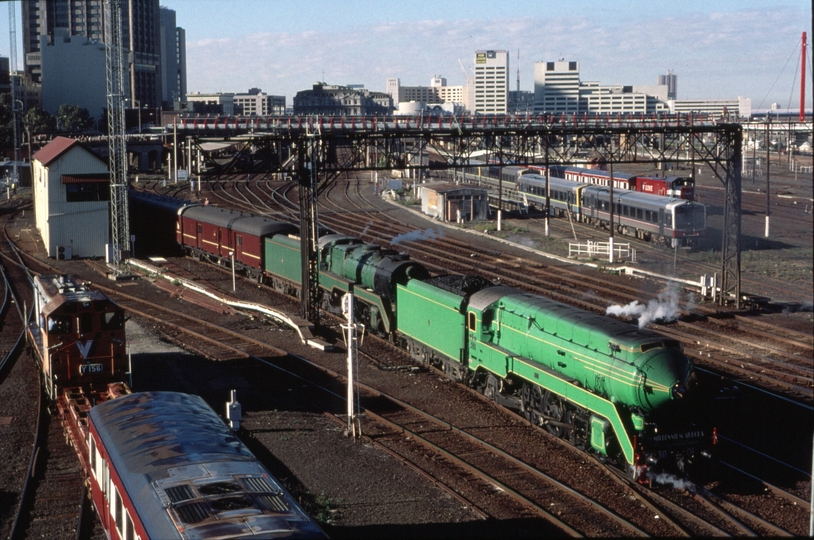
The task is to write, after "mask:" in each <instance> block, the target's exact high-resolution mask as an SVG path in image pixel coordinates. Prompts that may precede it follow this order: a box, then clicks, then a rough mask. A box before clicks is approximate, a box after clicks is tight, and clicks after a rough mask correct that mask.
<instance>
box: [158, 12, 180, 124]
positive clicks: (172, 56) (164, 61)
mask: <svg viewBox="0 0 814 540" xmlns="http://www.w3.org/2000/svg"><path fill="white" fill-rule="evenodd" d="M160 18H161V100H162V101H163V102H164V108H165V109H180V108H181V104H182V103H183V102H184V101H185V100H186V95H187V49H186V32H185V31H184V29H183V28H178V27H177V26H176V25H175V11H174V10H172V9H169V8H165V7H163V6H162V7H161V9H160Z"/></svg>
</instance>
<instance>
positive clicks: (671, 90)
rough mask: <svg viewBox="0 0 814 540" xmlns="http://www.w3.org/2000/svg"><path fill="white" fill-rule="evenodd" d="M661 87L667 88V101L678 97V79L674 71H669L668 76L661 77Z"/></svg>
mask: <svg viewBox="0 0 814 540" xmlns="http://www.w3.org/2000/svg"><path fill="white" fill-rule="evenodd" d="M659 85H666V86H667V99H676V96H677V95H678V77H677V76H676V74H675V73H673V70H672V69H668V70H667V75H659Z"/></svg>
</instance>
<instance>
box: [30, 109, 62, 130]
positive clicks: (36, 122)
mask: <svg viewBox="0 0 814 540" xmlns="http://www.w3.org/2000/svg"><path fill="white" fill-rule="evenodd" d="M23 126H25V128H26V129H28V131H29V132H30V133H31V134H32V135H36V134H37V133H44V132H46V131H53V130H55V129H56V127H57V121H56V118H54V117H53V116H51V115H50V114H48V113H47V112H45V111H43V110H42V109H39V108H36V107H34V108H31V109H28V110H27V111H26V112H25V115H24V116H23Z"/></svg>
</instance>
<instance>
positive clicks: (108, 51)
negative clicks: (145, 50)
mask: <svg viewBox="0 0 814 540" xmlns="http://www.w3.org/2000/svg"><path fill="white" fill-rule="evenodd" d="M121 4H122V0H105V74H106V83H107V129H108V150H109V153H110V243H111V246H110V247H111V249H110V260H109V262H110V264H111V265H112V266H114V267H116V268H117V269H118V268H119V265H120V264H121V262H122V259H126V258H127V257H123V255H126V253H123V252H125V251H126V250H127V247H128V245H129V242H130V220H129V213H128V208H127V148H126V143H125V137H124V73H125V72H124V54H123V51H122V5H121Z"/></svg>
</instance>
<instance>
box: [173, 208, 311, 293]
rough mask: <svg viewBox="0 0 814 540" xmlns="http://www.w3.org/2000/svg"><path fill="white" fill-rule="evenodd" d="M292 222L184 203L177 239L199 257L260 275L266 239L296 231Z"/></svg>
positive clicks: (297, 229) (179, 218)
mask: <svg viewBox="0 0 814 540" xmlns="http://www.w3.org/2000/svg"><path fill="white" fill-rule="evenodd" d="M298 231H299V228H298V227H297V226H296V225H293V224H291V223H284V222H280V221H274V220H272V219H269V218H266V217H263V216H256V215H252V214H244V213H242V212H235V211H233V210H228V209H225V208H218V207H215V206H185V207H183V208H181V209H180V210H179V211H178V222H177V226H176V239H177V241H178V244H179V245H180V246H181V247H182V248H183V249H184V251H185V252H187V253H189V254H191V255H195V256H197V257H199V258H200V259H207V260H211V261H213V262H218V263H226V262H227V261H228V262H229V263H231V260H232V256H234V263H235V266H236V267H239V268H242V269H244V270H245V271H246V272H248V273H249V274H250V275H252V276H255V277H258V278H259V276H260V274H261V273H262V270H263V267H264V265H263V255H264V252H263V241H264V239H265V238H266V237H267V236H272V235H275V234H297V233H298Z"/></svg>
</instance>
